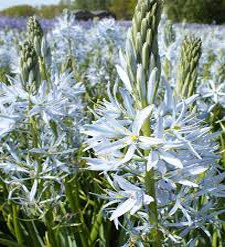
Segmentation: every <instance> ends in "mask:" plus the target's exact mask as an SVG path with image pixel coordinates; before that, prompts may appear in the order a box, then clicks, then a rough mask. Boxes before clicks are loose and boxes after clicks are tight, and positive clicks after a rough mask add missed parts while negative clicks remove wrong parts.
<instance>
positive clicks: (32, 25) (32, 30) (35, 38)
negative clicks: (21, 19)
mask: <svg viewBox="0 0 225 247" xmlns="http://www.w3.org/2000/svg"><path fill="white" fill-rule="evenodd" d="M43 35H44V33H43V29H42V27H41V25H40V23H39V22H38V20H37V19H36V18H35V17H34V16H31V17H29V19H28V21H27V36H28V40H29V41H30V42H31V43H32V44H33V46H34V48H35V51H36V53H37V55H38V56H41V42H42V38H43Z"/></svg>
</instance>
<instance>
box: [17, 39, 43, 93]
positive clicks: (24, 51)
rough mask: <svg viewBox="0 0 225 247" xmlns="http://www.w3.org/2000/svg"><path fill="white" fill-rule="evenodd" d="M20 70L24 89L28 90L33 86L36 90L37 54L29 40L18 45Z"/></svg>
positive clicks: (37, 78) (37, 79)
mask: <svg viewBox="0 0 225 247" xmlns="http://www.w3.org/2000/svg"><path fill="white" fill-rule="evenodd" d="M20 71H21V80H22V84H23V87H24V89H25V90H26V91H28V92H30V91H31V88H34V90H35V91H37V89H38V87H39V84H40V72H39V65H38V56H37V54H36V51H35V49H34V47H33V45H32V44H31V43H30V42H25V43H24V44H23V45H22V46H21V47H20ZM32 92H33V90H32Z"/></svg>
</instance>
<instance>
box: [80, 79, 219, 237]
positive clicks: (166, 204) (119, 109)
mask: <svg viewBox="0 0 225 247" xmlns="http://www.w3.org/2000/svg"><path fill="white" fill-rule="evenodd" d="M116 92H117V91H116V87H115V88H114V94H113V95H112V94H111V93H110V91H109V101H107V100H104V101H103V103H102V104H101V105H100V106H99V108H97V110H96V111H95V113H94V114H95V116H96V118H97V120H96V121H95V122H93V123H92V124H89V125H86V126H85V127H84V133H86V134H87V135H88V136H89V138H88V140H87V142H86V143H87V145H88V147H87V149H93V150H94V154H95V155H96V157H95V158H90V157H89V158H86V160H87V164H88V166H89V169H91V170H98V171H102V172H104V174H106V172H107V173H109V175H106V177H107V178H108V181H109V184H110V185H111V186H112V187H113V189H114V190H116V192H115V191H106V193H107V194H108V195H107V196H102V197H103V198H104V199H107V200H110V202H108V203H107V204H106V206H105V207H104V208H105V210H107V211H109V212H110V213H111V217H110V219H111V220H114V221H115V224H116V226H118V225H119V221H118V219H119V217H121V216H122V215H123V216H125V218H128V219H132V217H133V216H134V215H135V217H137V218H138V217H139V216H138V215H139V213H141V212H148V210H149V209H148V208H146V207H145V206H146V205H148V204H150V203H151V202H153V200H154V198H152V197H151V196H150V197H148V194H146V192H145V190H146V188H145V184H144V183H143V178H144V174H145V172H146V170H147V171H151V170H154V173H155V181H156V182H155V193H156V202H157V205H158V214H159V215H160V217H161V222H160V224H161V226H160V227H161V228H160V231H162V232H163V234H165V235H167V236H168V237H169V238H170V239H171V240H172V241H178V240H179V241H180V240H181V239H180V238H179V237H178V236H177V238H176V235H173V234H172V235H171V232H170V231H169V230H168V229H167V228H168V226H167V225H168V224H170V223H171V222H170V220H171V221H172V222H173V217H175V218H176V217H178V222H183V223H178V222H177V223H176V224H178V225H179V228H182V227H183V228H184V227H187V226H190V229H191V228H193V225H195V223H194V221H195V218H196V217H197V215H194V212H196V214H197V213H198V212H197V211H195V210H194V209H193V210H192V209H191V208H192V206H191V205H192V203H194V204H195V202H196V200H198V199H197V198H199V193H201V192H200V191H202V190H204V189H203V187H204V184H205V182H204V181H205V177H207V176H209V177H211V178H212V180H214V179H216V178H215V177H216V174H217V173H218V172H219V169H218V167H217V164H216V161H217V159H218V158H219V156H217V155H216V154H215V152H216V151H217V149H218V145H217V143H216V141H215V139H216V138H217V135H218V133H210V132H211V128H210V127H209V126H207V125H206V124H205V122H204V119H203V118H202V116H201V115H198V113H197V110H196V108H195V107H193V106H194V102H195V101H196V100H197V99H198V95H193V96H192V97H190V98H187V99H185V100H179V98H176V97H175V96H174V91H173V89H172V88H171V87H170V85H169V84H168V83H166V82H165V92H164V99H163V101H161V103H160V104H159V105H149V106H147V107H145V108H143V109H141V110H139V108H138V106H137V105H135V99H134V98H133V97H132V96H131V95H129V93H128V90H127V89H120V91H119V92H120V93H121V94H120V96H121V99H122V101H121V103H120V102H119V100H118V98H117V93H116ZM146 123H147V124H149V125H150V127H151V133H150V135H149V136H145V135H143V126H144V125H145V124H146ZM146 164H147V165H146ZM221 175H222V174H221ZM110 176H112V177H113V180H111V179H109V177H110ZM137 181H138V182H137ZM121 183H123V184H126V185H129V186H123V187H121ZM118 186H119V187H118ZM214 186H215V184H214V185H212V190H214V189H213V188H215V187H214ZM128 187H129V188H128ZM131 187H132V189H130V188H131ZM121 189H122V192H121ZM207 191H208V193H209V197H208V202H207V203H211V202H212V201H216V200H217V199H216V198H217V197H219V196H220V195H222V194H223V193H224V187H223V186H222V187H220V189H219V191H220V192H219V193H218V194H217V195H213V193H210V191H209V190H207ZM190 195H192V197H191V198H190ZM144 198H145V199H144ZM146 200H147V201H146ZM212 203H213V202H212ZM116 204H117V206H115V205H116ZM194 204H193V205H194ZM112 205H113V206H114V207H110V208H109V206H112ZM137 205H138V206H137ZM203 206H205V205H203ZM187 208H189V209H188V210H187ZM190 210H191V212H192V213H189V211H190ZM180 212H181V213H180ZM174 215H176V216H174ZM214 216H215V217H214ZM179 217H180V218H179ZM213 217H214V220H215V218H216V217H217V216H216V214H212V218H213ZM179 220H180V221H179ZM131 221H132V220H131ZM168 222H170V223H168ZM184 222H185V223H184ZM205 223H206V222H204V221H201V223H199V224H200V225H202V227H203V225H204V224H205ZM171 224H172V223H171ZM174 224H175V223H174ZM176 224H175V225H174V227H175V228H176ZM171 226H172V225H171ZM152 228H154V226H153V225H152V224H150V223H149V226H148V229H152ZM134 231H135V229H134ZM177 239H178V240H177Z"/></svg>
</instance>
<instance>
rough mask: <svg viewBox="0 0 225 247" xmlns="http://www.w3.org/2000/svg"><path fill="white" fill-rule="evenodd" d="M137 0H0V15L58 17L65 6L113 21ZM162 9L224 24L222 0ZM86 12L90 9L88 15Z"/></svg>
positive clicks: (179, 0) (170, 0)
mask: <svg viewBox="0 0 225 247" xmlns="http://www.w3.org/2000/svg"><path fill="white" fill-rule="evenodd" d="M136 2H137V0H58V1H57V0H10V1H5V0H0V15H1V16H11V17H21V16H23V17H25V16H31V15H34V14H36V15H38V16H40V17H41V18H44V19H52V18H54V17H56V16H58V15H59V14H60V13H61V12H62V10H63V9H65V8H69V9H71V10H75V11H76V13H79V11H80V12H81V11H82V16H83V18H84V19H90V18H93V16H96V15H97V16H98V14H100V15H102V16H103V17H104V15H105V16H109V15H110V16H112V17H114V18H116V19H117V20H129V19H131V17H132V14H133V11H134V7H135V5H136ZM165 6H166V7H165V12H166V13H167V15H168V17H169V18H170V19H171V20H172V21H175V22H190V23H208V24H212V23H214V24H222V23H225V0H165ZM88 12H89V13H88ZM90 12H94V15H91V14H90Z"/></svg>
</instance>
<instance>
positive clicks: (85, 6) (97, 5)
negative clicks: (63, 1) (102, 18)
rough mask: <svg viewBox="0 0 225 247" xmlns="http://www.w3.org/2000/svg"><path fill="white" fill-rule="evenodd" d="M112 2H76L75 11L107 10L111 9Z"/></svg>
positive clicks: (89, 0)
mask: <svg viewBox="0 0 225 247" xmlns="http://www.w3.org/2000/svg"><path fill="white" fill-rule="evenodd" d="M109 3H110V0H95V1H93V0H75V1H74V3H73V5H72V6H73V8H74V9H82V10H105V9H108V7H109Z"/></svg>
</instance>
